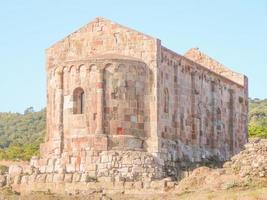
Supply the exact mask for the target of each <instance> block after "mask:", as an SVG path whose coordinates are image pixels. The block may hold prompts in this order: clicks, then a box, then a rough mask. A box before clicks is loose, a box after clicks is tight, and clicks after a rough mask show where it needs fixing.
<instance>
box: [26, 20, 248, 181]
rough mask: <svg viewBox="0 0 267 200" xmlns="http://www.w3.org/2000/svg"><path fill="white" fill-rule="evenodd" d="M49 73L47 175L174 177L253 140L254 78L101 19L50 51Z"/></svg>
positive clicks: (43, 160) (37, 162) (40, 163)
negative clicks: (251, 92)
mask: <svg viewBox="0 0 267 200" xmlns="http://www.w3.org/2000/svg"><path fill="white" fill-rule="evenodd" d="M46 71H47V133H46V137H45V141H44V143H43V144H42V145H41V157H40V158H38V159H37V158H33V159H32V160H31V165H32V166H34V167H35V168H38V169H39V170H40V173H43V174H48V175H49V174H51V173H59V174H60V173H62V172H63V171H64V173H66V174H73V179H74V178H75V177H74V175H75V176H77V177H80V176H81V177H80V178H82V177H83V175H84V174H86V176H89V177H98V178H99V177H111V178H114V179H121V178H125V179H129V180H140V179H142V178H144V177H150V178H164V177H167V176H177V174H179V167H180V166H181V165H182V164H185V163H201V162H207V161H211V160H213V161H224V160H227V159H229V158H230V157H231V156H232V155H234V154H236V153H238V152H239V151H240V150H241V149H242V147H243V145H244V144H245V143H246V142H247V138H248V137H247V117H248V79H247V77H246V76H244V75H242V74H239V73H237V72H234V71H232V70H230V69H228V68H226V67H224V66H223V65H222V64H220V63H219V62H217V61H215V60H214V59H212V58H210V57H209V56H207V55H205V54H204V53H202V52H201V51H199V49H197V48H192V49H190V50H189V51H188V52H186V53H185V54H184V55H180V54H177V53H175V52H173V51H172V50H170V49H168V48H166V47H164V46H163V45H162V44H161V41H160V40H159V39H157V38H154V37H152V36H149V35H146V34H143V33H140V32H138V31H135V30H132V29H130V28H127V27H124V26H122V25H119V24H117V23H114V22H112V21H110V20H107V19H104V18H96V19H95V20H93V21H92V22H90V23H89V24H87V25H85V26H84V27H82V28H80V29H79V30H77V31H76V32H74V33H71V34H70V35H68V36H67V37H66V38H64V39H63V40H61V41H59V42H57V43H56V44H54V45H53V46H51V47H50V48H48V49H47V50H46ZM48 175H47V177H46V179H47V180H49V176H48ZM77 177H76V179H77V180H78V179H79V178H77ZM50 178H51V180H52V177H50ZM58 178H59V179H60V177H58ZM65 178H66V176H65ZM79 180H80V179H79Z"/></svg>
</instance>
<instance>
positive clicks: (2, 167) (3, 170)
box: [0, 165, 8, 174]
mask: <svg viewBox="0 0 267 200" xmlns="http://www.w3.org/2000/svg"><path fill="white" fill-rule="evenodd" d="M7 172H8V166H5V165H0V174H5V173H7Z"/></svg>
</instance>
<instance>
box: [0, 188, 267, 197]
mask: <svg viewBox="0 0 267 200" xmlns="http://www.w3.org/2000/svg"><path fill="white" fill-rule="evenodd" d="M17 199H19V200H93V199H96V200H177V199H178V200H191V199H192V200H195V199H196V200H267V188H266V187H265V188H249V189H242V188H238V189H228V190H221V191H198V192H194V191H192V192H190V191H187V192H185V193H183V194H172V193H169V194H168V193H165V194H152V195H151V194H147V195H130V194H106V195H104V194H102V193H96V194H92V195H88V196H60V195H55V194H45V193H38V192H36V193H33V194H31V195H26V196H20V195H17V194H14V193H12V192H11V191H10V190H9V189H4V190H2V191H0V200H17Z"/></svg>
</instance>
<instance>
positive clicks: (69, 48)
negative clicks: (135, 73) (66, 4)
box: [46, 18, 157, 68]
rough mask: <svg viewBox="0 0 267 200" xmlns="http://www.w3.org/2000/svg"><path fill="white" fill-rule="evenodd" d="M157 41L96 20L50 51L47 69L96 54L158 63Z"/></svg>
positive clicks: (133, 31)
mask: <svg viewBox="0 0 267 200" xmlns="http://www.w3.org/2000/svg"><path fill="white" fill-rule="evenodd" d="M156 52H157V39H155V38H152V37H150V36H148V35H145V34H143V33H140V32H138V31H135V30H132V29H130V28H126V27H124V26H121V25H119V24H117V23H114V22H112V21H110V20H107V19H104V18H96V19H95V20H93V21H92V22H90V23H89V24H87V25H85V26H84V27H82V28H81V29H79V30H77V31H76V32H74V33H72V34H70V35H69V36H67V37H66V38H64V39H63V40H61V41H59V42H58V43H56V44H54V45H53V46H52V47H50V48H49V49H47V51H46V54H47V58H48V59H47V60H48V62H47V65H48V66H47V67H48V68H50V67H52V66H53V65H56V64H60V63H62V62H65V61H70V60H77V59H78V60H79V59H80V60H82V59H87V58H89V57H94V56H95V55H102V54H119V55H123V56H131V57H135V58H138V59H141V60H143V61H145V62H146V63H148V64H150V63H151V62H152V61H155V60H156Z"/></svg>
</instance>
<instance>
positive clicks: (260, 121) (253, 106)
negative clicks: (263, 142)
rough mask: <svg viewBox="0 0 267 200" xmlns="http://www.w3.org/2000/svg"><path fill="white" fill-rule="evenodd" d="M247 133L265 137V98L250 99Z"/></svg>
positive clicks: (266, 108) (266, 122)
mask: <svg viewBox="0 0 267 200" xmlns="http://www.w3.org/2000/svg"><path fill="white" fill-rule="evenodd" d="M249 135H250V137H261V138H267V99H264V100H260V99H250V101H249Z"/></svg>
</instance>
